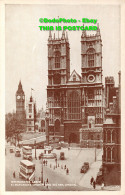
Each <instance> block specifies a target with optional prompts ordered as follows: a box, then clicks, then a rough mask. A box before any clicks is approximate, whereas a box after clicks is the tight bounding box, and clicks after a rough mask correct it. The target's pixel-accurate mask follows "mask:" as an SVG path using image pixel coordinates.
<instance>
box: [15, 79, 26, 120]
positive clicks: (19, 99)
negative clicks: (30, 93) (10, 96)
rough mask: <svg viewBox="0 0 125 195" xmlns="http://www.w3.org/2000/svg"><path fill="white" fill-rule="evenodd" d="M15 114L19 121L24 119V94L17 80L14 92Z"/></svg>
mask: <svg viewBox="0 0 125 195" xmlns="http://www.w3.org/2000/svg"><path fill="white" fill-rule="evenodd" d="M16 115H17V118H18V119H19V120H21V121H23V120H24V119H25V94H24V91H23V88H22V84H21V81H20V82H19V85H18V90H17V92H16Z"/></svg>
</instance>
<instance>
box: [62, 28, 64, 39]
mask: <svg viewBox="0 0 125 195" xmlns="http://www.w3.org/2000/svg"><path fill="white" fill-rule="evenodd" d="M62 39H65V32H64V30H63V32H62Z"/></svg>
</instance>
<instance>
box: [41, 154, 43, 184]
mask: <svg viewBox="0 0 125 195" xmlns="http://www.w3.org/2000/svg"><path fill="white" fill-rule="evenodd" d="M41 159H42V169H41V183H43V157H41Z"/></svg>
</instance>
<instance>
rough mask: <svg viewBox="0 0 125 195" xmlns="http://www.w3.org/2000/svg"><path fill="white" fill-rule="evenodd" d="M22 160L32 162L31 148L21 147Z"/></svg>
mask: <svg viewBox="0 0 125 195" xmlns="http://www.w3.org/2000/svg"><path fill="white" fill-rule="evenodd" d="M23 159H28V160H32V148H31V147H29V146H23Z"/></svg>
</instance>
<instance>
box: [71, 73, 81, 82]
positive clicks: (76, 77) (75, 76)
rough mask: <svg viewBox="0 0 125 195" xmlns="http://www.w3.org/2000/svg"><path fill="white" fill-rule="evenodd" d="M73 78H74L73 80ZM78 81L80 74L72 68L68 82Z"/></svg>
mask: <svg viewBox="0 0 125 195" xmlns="http://www.w3.org/2000/svg"><path fill="white" fill-rule="evenodd" d="M74 78H75V80H74ZM80 81H81V77H80V75H79V74H78V73H77V72H76V71H75V70H73V72H72V74H71V76H70V78H69V82H80Z"/></svg>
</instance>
